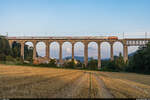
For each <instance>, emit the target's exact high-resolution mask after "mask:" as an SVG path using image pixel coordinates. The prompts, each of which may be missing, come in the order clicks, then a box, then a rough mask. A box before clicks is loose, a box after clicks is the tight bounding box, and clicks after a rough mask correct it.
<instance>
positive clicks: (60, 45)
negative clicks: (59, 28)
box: [59, 42, 63, 65]
mask: <svg viewBox="0 0 150 100" xmlns="http://www.w3.org/2000/svg"><path fill="white" fill-rule="evenodd" d="M59 63H60V65H62V63H63V60H62V42H60V43H59Z"/></svg>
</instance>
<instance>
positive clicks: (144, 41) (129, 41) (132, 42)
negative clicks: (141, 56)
mask: <svg viewBox="0 0 150 100" xmlns="http://www.w3.org/2000/svg"><path fill="white" fill-rule="evenodd" d="M125 40H126V45H127V46H144V45H145V44H147V43H148V42H150V39H142V38H141V39H125Z"/></svg>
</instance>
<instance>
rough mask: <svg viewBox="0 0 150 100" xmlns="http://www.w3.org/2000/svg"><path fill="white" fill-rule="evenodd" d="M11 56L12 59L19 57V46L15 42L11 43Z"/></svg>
mask: <svg viewBox="0 0 150 100" xmlns="http://www.w3.org/2000/svg"><path fill="white" fill-rule="evenodd" d="M12 56H13V57H14V58H19V57H21V44H20V43H19V42H17V41H14V42H13V43H12Z"/></svg>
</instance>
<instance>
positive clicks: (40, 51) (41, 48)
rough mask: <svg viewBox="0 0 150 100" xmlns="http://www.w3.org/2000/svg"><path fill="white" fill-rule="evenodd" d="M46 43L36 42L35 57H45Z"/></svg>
mask: <svg viewBox="0 0 150 100" xmlns="http://www.w3.org/2000/svg"><path fill="white" fill-rule="evenodd" d="M45 50H46V45H45V43H44V42H38V43H37V44H36V52H37V57H45V56H46V51H45Z"/></svg>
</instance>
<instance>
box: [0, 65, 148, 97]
mask: <svg viewBox="0 0 150 100" xmlns="http://www.w3.org/2000/svg"><path fill="white" fill-rule="evenodd" d="M0 98H150V75H140V74H134V73H117V72H98V71H83V70H71V69H56V68H36V67H25V66H14V65H12V66H11V65H1V64H0Z"/></svg>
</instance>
